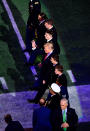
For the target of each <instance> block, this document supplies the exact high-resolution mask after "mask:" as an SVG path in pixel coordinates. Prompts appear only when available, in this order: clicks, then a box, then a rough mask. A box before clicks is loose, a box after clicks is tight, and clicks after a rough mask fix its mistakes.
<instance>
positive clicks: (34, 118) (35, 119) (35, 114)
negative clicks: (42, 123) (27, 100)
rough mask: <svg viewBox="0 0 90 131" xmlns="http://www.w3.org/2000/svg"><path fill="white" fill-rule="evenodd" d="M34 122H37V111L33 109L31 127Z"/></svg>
mask: <svg viewBox="0 0 90 131" xmlns="http://www.w3.org/2000/svg"><path fill="white" fill-rule="evenodd" d="M36 123H37V111H36V110H34V112H33V120H32V124H33V128H34V127H35V125H36Z"/></svg>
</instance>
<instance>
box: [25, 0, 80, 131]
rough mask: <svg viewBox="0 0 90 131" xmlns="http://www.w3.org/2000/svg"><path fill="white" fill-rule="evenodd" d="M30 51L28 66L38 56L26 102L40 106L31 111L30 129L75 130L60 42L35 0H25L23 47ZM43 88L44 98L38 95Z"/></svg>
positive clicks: (37, 0) (50, 20)
mask: <svg viewBox="0 0 90 131" xmlns="http://www.w3.org/2000/svg"><path fill="white" fill-rule="evenodd" d="M24 51H28V52H29V53H30V59H29V61H28V63H27V65H28V66H32V65H35V63H34V62H35V60H36V58H37V57H38V55H41V56H42V60H41V62H40V63H39V64H38V67H39V69H40V72H39V75H38V80H37V81H36V82H35V84H34V87H33V88H31V89H32V90H37V95H36V97H35V98H34V99H28V101H29V102H30V103H36V104H37V103H39V104H40V106H41V107H40V108H39V109H36V110H35V111H34V113H33V130H34V131H75V130H76V126H77V122H78V116H77V114H76V112H75V110H74V109H72V108H70V104H69V95H68V90H67V78H66V75H65V74H64V73H63V70H64V69H63V66H62V65H61V64H60V62H59V55H60V46H59V44H58V42H57V31H56V28H55V26H54V24H53V20H52V19H49V18H48V17H47V16H46V14H45V13H42V12H41V4H40V1H39V0H31V1H30V2H29V18H28V22H27V29H26V49H25V50H24ZM46 89H48V90H49V93H48V96H47V98H46V99H45V98H42V96H43V94H44V93H45V91H46Z"/></svg>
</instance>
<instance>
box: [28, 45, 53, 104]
mask: <svg viewBox="0 0 90 131" xmlns="http://www.w3.org/2000/svg"><path fill="white" fill-rule="evenodd" d="M53 50H54V47H53V43H46V44H45V45H44V51H45V56H44V57H43V60H42V63H40V65H39V66H40V68H41V69H40V75H39V80H38V82H37V83H38V87H37V88H38V90H39V91H38V94H37V95H36V97H35V99H34V100H28V101H29V102H35V103H38V102H39V99H40V98H41V97H42V95H43V94H44V92H45V90H46V89H47V88H48V84H49V80H50V68H51V61H50V59H51V57H52V55H53Z"/></svg>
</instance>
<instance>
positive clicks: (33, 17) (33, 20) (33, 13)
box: [27, 0, 41, 27]
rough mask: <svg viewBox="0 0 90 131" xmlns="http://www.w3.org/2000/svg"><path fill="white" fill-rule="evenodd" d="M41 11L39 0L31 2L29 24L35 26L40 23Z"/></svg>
mask: <svg viewBox="0 0 90 131" xmlns="http://www.w3.org/2000/svg"><path fill="white" fill-rule="evenodd" d="M31 6H32V7H31ZM40 12H41V4H40V1H39V0H33V1H32V2H31V1H30V2H29V18H28V21H27V25H29V26H32V27H35V26H37V24H38V14H39V13H40Z"/></svg>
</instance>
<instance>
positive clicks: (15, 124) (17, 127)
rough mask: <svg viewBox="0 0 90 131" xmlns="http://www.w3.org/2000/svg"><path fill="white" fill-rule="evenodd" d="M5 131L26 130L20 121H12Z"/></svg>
mask: <svg viewBox="0 0 90 131" xmlns="http://www.w3.org/2000/svg"><path fill="white" fill-rule="evenodd" d="M5 131H24V128H23V127H22V125H21V124H20V122H19V121H11V122H10V123H9V124H8V125H7V127H6V128H5Z"/></svg>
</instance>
